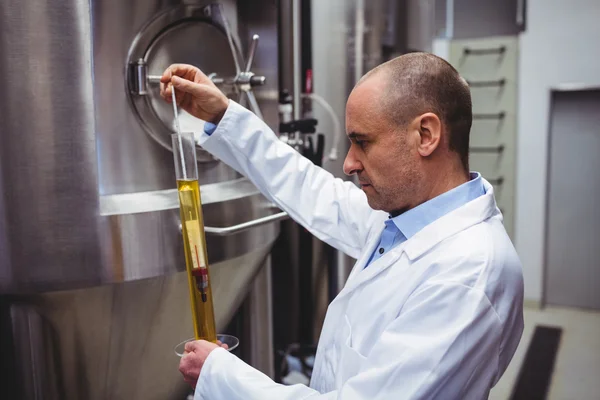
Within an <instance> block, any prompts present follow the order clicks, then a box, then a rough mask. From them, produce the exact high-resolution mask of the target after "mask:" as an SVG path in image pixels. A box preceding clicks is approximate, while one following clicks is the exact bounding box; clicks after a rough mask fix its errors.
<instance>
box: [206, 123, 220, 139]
mask: <svg viewBox="0 0 600 400" xmlns="http://www.w3.org/2000/svg"><path fill="white" fill-rule="evenodd" d="M215 130H217V125H215V124H213V123H212V122H205V123H204V133H206V134H207V135H208V136H210V135H212V134H213V132H214V131H215Z"/></svg>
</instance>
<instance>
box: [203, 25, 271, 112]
mask: <svg viewBox="0 0 600 400" xmlns="http://www.w3.org/2000/svg"><path fill="white" fill-rule="evenodd" d="M227 33H228V36H229V29H227ZM258 40H259V36H258V35H254V36H252V43H251V44H250V51H249V54H248V59H247V60H246V66H245V68H244V70H242V69H241V67H240V62H239V60H238V57H237V56H234V60H235V65H236V70H237V74H236V76H235V77H233V78H221V77H219V76H218V75H217V74H216V73H212V74H210V75H209V78H211V80H212V81H213V82H214V84H215V85H222V84H225V85H231V86H233V87H234V88H235V89H236V90H237V91H238V92H239V94H240V99H239V100H240V101H241V99H242V96H243V95H244V94H245V95H246V97H247V98H248V102H249V103H250V108H251V109H252V111H253V112H254V113H255V114H256V115H257V116H258V117H260V118H261V119H262V118H263V116H262V112H261V111H260V107H259V106H258V102H257V101H256V97H255V96H254V92H253V91H252V88H253V87H255V86H262V85H264V84H265V82H266V78H265V77H264V76H260V75H255V74H254V72H252V71H251V69H252V64H253V63H254V56H255V55H256V48H257V47H258ZM230 45H231V48H232V52H233V54H234V55H235V54H237V51H236V50H235V47H234V46H233V41H232V40H231V38H230Z"/></svg>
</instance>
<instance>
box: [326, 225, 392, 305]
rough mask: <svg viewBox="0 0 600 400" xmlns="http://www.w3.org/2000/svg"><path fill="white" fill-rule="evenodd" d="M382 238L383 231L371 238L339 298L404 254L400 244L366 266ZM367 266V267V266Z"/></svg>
mask: <svg viewBox="0 0 600 400" xmlns="http://www.w3.org/2000/svg"><path fill="white" fill-rule="evenodd" d="M380 238H381V233H380V234H379V235H375V237H374V238H373V239H371V240H370V242H369V243H368V245H367V247H366V251H365V252H363V255H362V256H361V258H360V259H359V260H358V261H357V262H356V264H354V268H352V272H351V273H350V276H349V277H348V280H347V281H346V285H345V286H344V288H343V289H342V291H341V292H340V293H339V294H338V296H337V297H336V300H337V299H341V298H343V297H345V296H346V295H348V294H350V293H352V292H353V291H354V290H355V289H356V288H357V287H359V286H360V285H362V284H363V283H365V282H367V281H369V280H371V279H373V278H374V277H375V276H377V275H378V274H379V273H381V272H382V271H384V270H385V269H387V268H388V267H390V266H391V265H393V264H394V263H395V262H396V260H397V259H398V258H399V257H400V254H402V245H400V246H398V248H396V249H393V250H392V251H390V252H389V253H388V254H385V255H384V256H382V257H380V258H378V259H377V260H375V261H373V262H372V263H371V264H370V265H369V266H368V267H366V265H367V262H369V259H370V258H371V254H373V251H374V250H375V248H376V247H377V244H378V243H379V240H380ZM365 267H366V268H365Z"/></svg>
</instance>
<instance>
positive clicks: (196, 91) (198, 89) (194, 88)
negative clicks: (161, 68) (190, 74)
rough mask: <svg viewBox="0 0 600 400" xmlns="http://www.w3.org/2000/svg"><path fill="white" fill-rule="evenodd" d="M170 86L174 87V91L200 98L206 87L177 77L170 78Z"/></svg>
mask: <svg viewBox="0 0 600 400" xmlns="http://www.w3.org/2000/svg"><path fill="white" fill-rule="evenodd" d="M171 84H172V85H173V86H174V87H175V89H176V90H180V91H182V92H185V93H189V94H191V95H192V96H194V97H201V96H202V95H204V94H205V93H206V85H204V84H201V83H195V82H192V81H188V80H187V79H183V78H180V77H178V76H174V77H172V78H171ZM169 94H170V93H169ZM175 94H177V93H175Z"/></svg>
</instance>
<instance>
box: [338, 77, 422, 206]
mask: <svg viewBox="0 0 600 400" xmlns="http://www.w3.org/2000/svg"><path fill="white" fill-rule="evenodd" d="M382 75H383V74H379V75H375V76H372V77H369V78H368V79H367V80H366V81H364V82H363V83H361V84H360V85H358V86H357V87H356V88H355V89H354V90H353V91H352V93H351V94H350V97H349V99H348V103H347V104H346V133H347V135H348V137H349V139H350V141H351V145H350V150H349V151H348V155H347V156H346V160H345V161H344V172H345V173H346V174H347V175H353V174H356V175H357V176H358V180H359V183H360V185H361V188H362V190H363V191H364V192H365V194H366V195H367V199H368V202H369V205H370V206H371V208H373V209H375V210H383V211H386V212H390V213H391V212H394V211H396V212H398V211H403V210H405V209H407V208H409V207H412V206H413V203H414V197H415V195H416V193H417V189H418V187H419V184H420V182H421V178H422V171H421V170H420V168H419V162H420V156H419V153H418V152H417V145H418V143H417V141H418V133H416V132H412V131H411V127H410V126H408V127H404V128H403V127H398V126H397V125H395V124H394V123H392V121H391V119H390V118H389V117H388V116H387V114H386V110H385V109H384V105H383V104H384V103H383V102H382V96H383V95H384V93H385V79H384V78H383V77H382Z"/></svg>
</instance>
